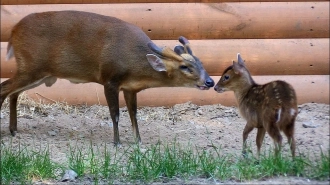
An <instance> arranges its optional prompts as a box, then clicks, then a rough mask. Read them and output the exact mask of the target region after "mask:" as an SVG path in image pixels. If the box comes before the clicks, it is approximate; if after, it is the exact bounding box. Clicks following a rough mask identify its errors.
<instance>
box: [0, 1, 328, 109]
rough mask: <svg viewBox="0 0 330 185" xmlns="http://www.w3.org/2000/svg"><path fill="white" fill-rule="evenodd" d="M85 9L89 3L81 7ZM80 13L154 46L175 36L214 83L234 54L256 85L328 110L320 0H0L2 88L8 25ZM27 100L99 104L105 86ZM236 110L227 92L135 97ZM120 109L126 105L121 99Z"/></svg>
mask: <svg viewBox="0 0 330 185" xmlns="http://www.w3.org/2000/svg"><path fill="white" fill-rule="evenodd" d="M86 4H88V5H86ZM59 10H80V11H88V12H95V13H99V14H103V15H108V16H115V17H117V18H120V19H123V20H125V21H127V22H131V23H133V24H135V25H137V26H139V27H140V28H141V29H142V30H144V31H145V33H146V34H147V35H148V36H149V37H150V38H151V39H152V40H153V41H154V42H155V43H156V44H157V45H160V46H168V47H174V46H175V45H177V44H179V42H178V41H177V38H178V37H179V36H181V35H183V36H185V37H187V38H188V39H189V40H190V42H191V47H192V49H193V51H194V54H195V55H196V56H198V57H199V58H200V59H201V61H202V62H203V65H204V67H205V69H206V70H207V71H208V73H209V74H210V75H212V78H213V79H214V80H215V81H218V79H219V78H220V75H221V74H222V71H223V70H224V69H225V68H226V67H228V66H229V65H231V63H232V60H235V57H236V54H237V53H238V52H239V53H241V54H242V56H243V58H244V59H245V60H246V63H247V66H248V67H249V69H250V71H251V73H252V75H253V76H254V79H255V80H256V82H258V83H266V82H269V81H272V80H277V79H280V80H285V81H287V82H289V83H290V84H292V85H293V87H294V88H295V89H296V91H297V95H298V103H299V104H302V103H308V102H315V103H326V104H329V73H330V72H329V61H330V58H329V1H322V0H309V1H305V0H291V1H290V2H287V0H276V1H275V0H260V1H253V0H252V1H250V0H168V1H166V0H2V1H1V73H0V74H1V75H0V77H1V82H2V81H4V80H5V79H6V78H9V77H11V76H12V75H13V74H14V73H15V71H16V63H15V59H12V60H10V61H5V55H6V47H7V42H8V39H9V36H10V30H11V29H12V27H13V26H14V25H15V24H16V23H17V22H18V21H19V20H20V19H21V18H23V17H24V16H26V15H28V14H30V13H36V12H43V11H59ZM27 94H28V95H29V96H30V97H32V98H34V99H41V100H43V101H46V102H47V101H50V102H52V101H66V102H68V103H70V104H84V103H87V104H88V105H92V104H102V105H105V104H106V101H105V97H104V94H103V87H102V86H101V85H98V84H95V83H88V84H78V85H72V84H71V83H70V82H69V81H66V80H61V79H60V80H58V81H57V82H56V83H55V84H54V85H53V86H52V87H51V88H46V87H45V85H41V86H39V87H37V88H34V89H30V90H28V91H27ZM187 101H191V102H192V103H195V104H198V105H205V104H217V103H221V104H223V105H227V106H232V105H235V104H236V101H235V98H234V96H233V93H232V92H226V93H223V94H218V93H216V92H215V91H214V90H213V89H210V90H208V91H200V90H197V89H193V88H175V90H173V88H154V89H147V90H144V91H142V92H140V93H138V105H139V106H172V105H174V104H178V103H185V102H187ZM120 106H121V107H122V106H125V102H124V99H123V96H122V94H121V95H120Z"/></svg>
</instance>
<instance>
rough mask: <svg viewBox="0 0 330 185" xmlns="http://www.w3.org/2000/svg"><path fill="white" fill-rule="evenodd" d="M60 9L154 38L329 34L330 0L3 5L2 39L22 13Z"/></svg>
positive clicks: (6, 37) (307, 36) (254, 37)
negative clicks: (104, 18)
mask: <svg viewBox="0 0 330 185" xmlns="http://www.w3.org/2000/svg"><path fill="white" fill-rule="evenodd" d="M59 10H80V11H88V12H94V13H99V14H103V15H108V16H115V17H117V18H120V19H122V20H125V21H127V22H130V23H133V24H135V25H137V26H139V27H141V28H142V30H144V31H145V32H146V33H147V35H148V36H149V37H150V38H151V39H153V40H173V39H177V38H178V37H179V36H180V35H184V36H186V37H187V38H189V39H265V38H268V39H284V38H326V37H329V2H276V3H275V2H269V3H259V2H247V3H133V4H90V5H88V6H86V5H83V4H82V5H81V4H57V5H47V4H46V5H3V6H1V42H7V41H8V39H9V36H10V30H11V29H12V27H13V26H14V25H15V24H16V23H17V22H18V21H19V20H21V19H22V18H23V17H24V16H26V15H28V14H31V13H36V12H43V11H59ZM160 15H162V16H160Z"/></svg>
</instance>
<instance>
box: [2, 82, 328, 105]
mask: <svg viewBox="0 0 330 185" xmlns="http://www.w3.org/2000/svg"><path fill="white" fill-rule="evenodd" d="M212 78H213V79H214V80H215V81H216V82H217V81H218V80H219V79H220V77H219V76H213V77H212ZM253 78H254V79H255V81H256V82H257V83H267V82H270V81H273V80H284V81H286V82H288V83H290V84H291V85H292V86H293V87H294V88H295V90H296V93H297V97H298V103H299V104H303V103H310V102H314V103H325V104H329V75H292V76H285V75H284V76H254V77H253ZM3 80H5V79H3V78H2V79H1V81H3ZM26 92H27V94H28V96H29V97H31V98H33V99H36V100H38V99H41V100H44V101H45V102H47V101H48V102H49V99H51V100H55V101H65V102H67V103H69V104H85V103H87V104H88V105H93V104H102V105H106V100H105V97H104V93H103V92H104V91H103V86H101V85H99V84H95V83H87V84H71V83H70V82H69V81H67V80H58V81H57V82H56V83H55V84H54V85H53V86H52V87H46V86H45V85H41V86H39V87H36V88H34V89H30V90H28V91H26ZM189 101H190V102H192V103H194V104H197V105H211V104H222V105H226V106H234V105H236V100H235V97H234V94H233V92H225V93H222V94H219V93H216V92H215V91H214V90H213V89H210V90H208V91H201V90H198V89H194V88H183V87H182V88H181V87H175V88H169V87H164V88H153V89H147V90H144V91H141V92H140V93H138V106H173V105H175V104H179V103H185V102H189ZM120 106H121V107H123V106H125V102H124V99H123V95H122V93H120Z"/></svg>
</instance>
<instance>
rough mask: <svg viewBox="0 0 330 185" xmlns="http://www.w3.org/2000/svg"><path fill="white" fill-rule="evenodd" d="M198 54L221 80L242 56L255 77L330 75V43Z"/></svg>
mask: <svg viewBox="0 0 330 185" xmlns="http://www.w3.org/2000/svg"><path fill="white" fill-rule="evenodd" d="M154 42H155V43H156V44H157V45H159V46H168V47H174V46H175V45H177V44H180V43H179V42H178V41H175V40H154ZM190 42H191V43H190V44H191V47H192V49H193V52H194V54H195V55H196V56H197V57H199V58H200V59H201V61H202V62H203V65H204V67H205V69H206V71H207V72H208V73H209V74H210V75H213V76H220V75H222V72H223V70H224V69H225V68H227V67H228V66H229V65H231V64H232V61H233V60H236V58H235V57H236V54H237V53H238V52H240V53H241V55H242V57H243V58H244V59H245V61H246V63H247V65H248V67H249V69H250V71H251V73H252V74H253V75H327V74H329V60H330V59H329V44H330V43H329V39H229V40H191V41H190ZM6 52H7V43H1V76H0V77H1V78H10V77H11V76H12V75H13V74H14V73H15V71H16V62H15V59H12V60H10V61H5V57H6Z"/></svg>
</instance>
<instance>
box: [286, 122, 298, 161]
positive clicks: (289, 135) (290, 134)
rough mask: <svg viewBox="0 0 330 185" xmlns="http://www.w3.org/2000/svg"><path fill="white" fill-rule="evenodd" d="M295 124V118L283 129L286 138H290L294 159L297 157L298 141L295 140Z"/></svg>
mask: <svg viewBox="0 0 330 185" xmlns="http://www.w3.org/2000/svg"><path fill="white" fill-rule="evenodd" d="M294 124H295V118H292V119H291V121H290V122H289V124H287V125H285V128H284V129H283V132H284V134H285V136H286V137H287V138H288V142H289V145H290V149H291V154H292V157H295V151H296V141H295V139H294Z"/></svg>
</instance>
